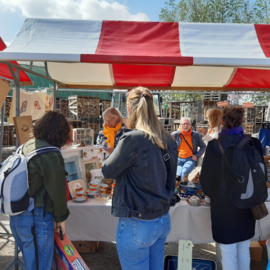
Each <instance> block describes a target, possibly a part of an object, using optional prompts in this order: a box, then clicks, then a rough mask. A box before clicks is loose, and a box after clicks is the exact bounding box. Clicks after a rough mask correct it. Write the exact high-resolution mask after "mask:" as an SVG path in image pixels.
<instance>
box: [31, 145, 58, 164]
mask: <svg viewBox="0 0 270 270" xmlns="http://www.w3.org/2000/svg"><path fill="white" fill-rule="evenodd" d="M49 152H59V153H61V150H60V149H59V148H57V147H55V146H44V147H41V148H37V149H35V150H34V151H32V152H30V153H29V154H28V155H26V158H27V162H28V161H29V160H30V159H32V158H33V157H35V156H39V155H42V154H45V153H49Z"/></svg>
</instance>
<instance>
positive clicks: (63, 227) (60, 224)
mask: <svg viewBox="0 0 270 270" xmlns="http://www.w3.org/2000/svg"><path fill="white" fill-rule="evenodd" d="M60 230H61V231H62V233H63V234H65V232H66V222H65V221H63V222H58V223H56V227H55V232H57V233H60Z"/></svg>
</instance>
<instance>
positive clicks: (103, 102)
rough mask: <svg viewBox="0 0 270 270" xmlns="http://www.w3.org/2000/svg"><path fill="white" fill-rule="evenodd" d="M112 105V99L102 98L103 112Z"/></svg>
mask: <svg viewBox="0 0 270 270" xmlns="http://www.w3.org/2000/svg"><path fill="white" fill-rule="evenodd" d="M110 107H111V101H110V100H102V101H101V114H102V113H103V112H105V111H106V110H107V109H108V108H110Z"/></svg>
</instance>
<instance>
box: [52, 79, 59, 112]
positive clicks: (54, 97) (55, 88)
mask: <svg viewBox="0 0 270 270" xmlns="http://www.w3.org/2000/svg"><path fill="white" fill-rule="evenodd" d="M57 92H58V83H56V82H55V83H54V84H53V111H55V109H56V95H57Z"/></svg>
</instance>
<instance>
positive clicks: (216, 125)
mask: <svg viewBox="0 0 270 270" xmlns="http://www.w3.org/2000/svg"><path fill="white" fill-rule="evenodd" d="M222 116H223V113H222V111H221V110H220V109H210V110H209V111H208V120H209V125H210V129H209V130H208V132H207V131H206V129H205V128H198V129H197V131H198V132H200V133H201V134H202V135H203V140H204V142H205V143H208V142H209V141H212V140H213V139H217V138H218V134H219V133H220V131H221V121H222Z"/></svg>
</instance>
